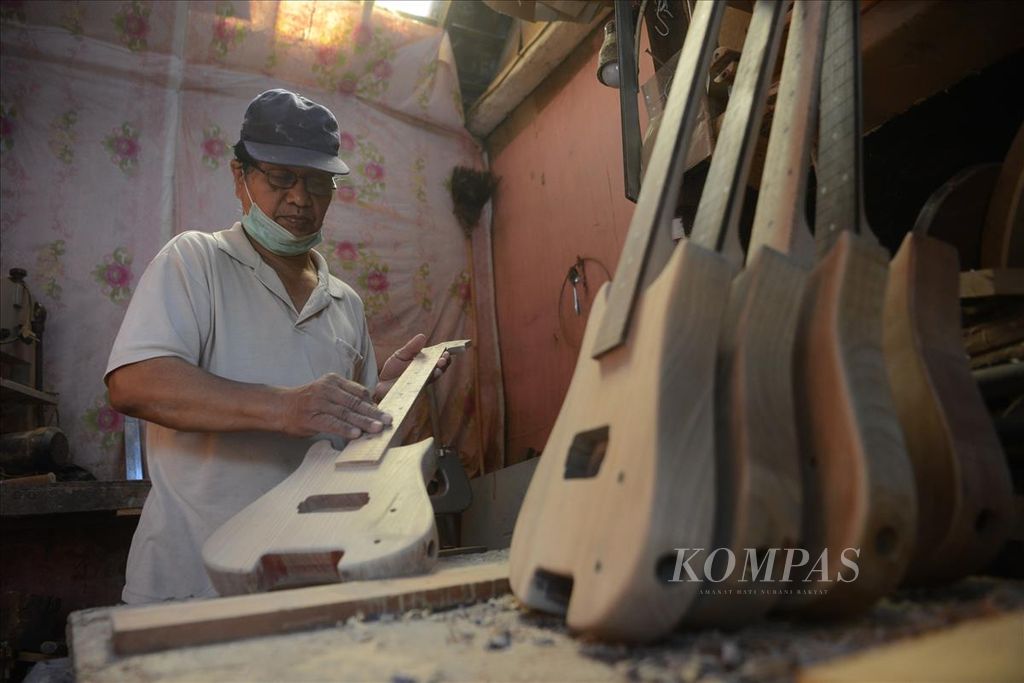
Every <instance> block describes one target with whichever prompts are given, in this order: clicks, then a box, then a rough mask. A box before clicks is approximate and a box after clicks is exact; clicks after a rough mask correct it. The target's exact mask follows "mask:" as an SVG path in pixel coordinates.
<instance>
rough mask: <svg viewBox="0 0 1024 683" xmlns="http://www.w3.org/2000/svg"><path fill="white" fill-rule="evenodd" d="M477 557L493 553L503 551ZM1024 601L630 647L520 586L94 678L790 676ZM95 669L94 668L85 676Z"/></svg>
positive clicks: (903, 606)
mask: <svg viewBox="0 0 1024 683" xmlns="http://www.w3.org/2000/svg"><path fill="white" fill-rule="evenodd" d="M485 555H489V556H490V557H489V558H485V557H484V556H476V557H472V556H467V558H466V559H465V560H464V561H466V562H474V561H491V560H494V559H496V558H495V556H494V555H493V554H492V553H487V554H485ZM1020 609H1024V582H1015V581H1007V580H996V579H988V578H980V577H976V578H971V579H967V580H964V581H961V582H959V583H957V584H955V585H953V586H949V587H945V588H942V589H933V590H917V591H901V592H899V593H897V594H895V595H894V596H893V597H891V598H889V599H887V600H883V601H882V602H880V603H879V604H878V605H877V606H875V608H874V609H872V610H871V611H870V612H869V613H868V614H866V615H864V616H863V617H861V618H859V619H856V620H853V621H846V622H842V623H808V622H799V621H795V620H783V619H776V618H773V619H768V620H763V621H759V622H757V623H754V624H751V625H748V626H746V627H744V628H743V629H740V630H737V631H734V632H722V631H717V630H703V631H680V632H677V633H674V634H673V635H672V636H671V637H669V638H667V639H666V640H664V641H662V642H659V643H656V644H651V645H646V646H632V647H631V646H627V645H623V644H617V643H605V642H599V641H593V640H589V639H586V638H580V637H575V636H574V635H573V634H571V633H569V632H568V630H567V629H566V627H565V624H564V622H563V620H562V619H561V618H558V617H553V616H549V615H544V614H539V613H535V612H529V611H527V610H525V609H524V608H523V607H522V606H521V605H520V604H519V603H518V602H517V601H516V600H515V598H514V597H512V596H511V595H508V596H503V597H500V598H493V599H491V600H489V601H487V602H485V603H481V604H477V605H473V606H469V607H460V608H456V609H449V610H444V611H431V610H411V611H409V612H405V613H403V614H398V615H385V616H382V617H380V618H377V619H363V618H360V617H353V618H350V619H348V620H346V621H345V622H343V623H339V624H338V625H337V626H336V627H334V628H329V629H324V630H320V631H313V632H307V633H300V634H291V635H283V636H273V637H266V638H255V639H250V640H247V641H242V642H237V643H230V644H219V645H209V646H205V647H197V648H190V649H188V650H187V651H178V652H165V653H156V654H150V655H139V656H134V657H129V658H125V659H122V660H119V661H114V662H107V663H106V664H105V665H104V666H102V667H99V668H97V669H93V670H92V673H91V674H90V672H87V671H83V670H82V669H79V673H80V676H79V680H80V681H81V682H82V683H89V681H93V680H95V681H99V680H152V681H190V682H192V681H322V680H343V681H385V682H389V683H444V682H446V681H502V682H504V681H508V682H516V681H552V682H555V681H558V682H566V683H569V682H571V681H630V682H639V681H644V682H646V681H651V682H654V681H672V682H686V683H697V682H699V683H712V682H714V681H724V682H734V681H757V682H771V681H786V680H791V679H792V678H793V676H794V673H795V672H796V671H797V670H798V669H799V668H801V667H803V666H806V665H808V664H812V663H815V662H820V661H825V660H829V659H832V658H834V657H836V656H839V655H845V654H850V653H852V652H855V651H857V650H861V649H863V648H866V647H870V646H873V645H879V644H884V643H889V642H892V641H894V640H897V639H899V638H905V637H909V636H913V635H916V634H919V633H922V632H925V631H929V630H933V629H935V628H937V627H941V626H945V625H949V624H952V623H956V622H960V621H964V620H967V619H972V618H978V617H983V616H989V615H995V614H1001V613H1005V612H1008V611H1011V610H1020ZM81 674H85V675H81Z"/></svg>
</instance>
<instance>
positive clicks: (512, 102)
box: [466, 9, 611, 138]
mask: <svg viewBox="0 0 1024 683" xmlns="http://www.w3.org/2000/svg"><path fill="white" fill-rule="evenodd" d="M610 11H611V10H610V9H609V10H604V11H602V12H600V13H599V14H598V15H597V16H596V17H594V19H593V20H591V21H590V22H588V23H586V24H577V23H575V22H569V21H553V22H549V23H548V24H546V25H545V26H544V28H542V29H541V30H540V31H539V32H538V33H537V35H536V37H535V38H534V39H533V40H532V41H530V43H529V44H528V45H526V46H525V47H524V48H523V50H522V51H521V52H520V53H519V55H518V56H517V57H516V58H515V59H514V60H512V62H511V63H510V64H509V65H508V66H506V67H505V68H504V69H502V71H501V73H499V74H498V75H497V76H496V77H495V79H494V81H492V82H491V85H490V86H488V88H487V90H486V91H484V94H483V95H481V96H480V97H479V99H477V101H476V102H475V103H474V104H473V106H472V107H471V108H470V110H469V113H468V115H467V117H466V128H468V129H469V132H471V133H473V135H476V136H478V137H481V138H484V137H487V136H488V135H489V134H490V133H491V131H492V130H494V129H495V128H496V127H497V125H498V124H499V123H501V122H502V121H503V120H505V117H506V116H508V115H509V114H510V113H511V112H512V110H513V109H515V108H516V107H517V106H518V105H519V103H520V102H522V101H523V100H524V99H525V98H526V96H527V95H529V94H530V93H531V92H533V89H534V88H536V87H537V86H538V85H540V84H541V82H543V81H544V79H545V78H547V77H548V75H549V74H550V73H551V72H552V71H554V70H555V67H557V66H558V65H559V64H561V63H562V60H564V59H565V58H566V57H568V56H569V53H570V52H572V51H573V50H574V49H575V48H576V46H577V45H579V44H580V43H581V42H582V41H583V39H584V38H586V37H587V36H588V35H590V32H591V31H593V30H594V29H595V28H596V27H598V26H600V25H602V24H603V23H604V22H605V20H606V19H607V17H608V15H609V13H610ZM594 82H595V83H596V82H597V74H594Z"/></svg>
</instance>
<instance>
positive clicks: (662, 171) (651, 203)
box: [591, 0, 725, 358]
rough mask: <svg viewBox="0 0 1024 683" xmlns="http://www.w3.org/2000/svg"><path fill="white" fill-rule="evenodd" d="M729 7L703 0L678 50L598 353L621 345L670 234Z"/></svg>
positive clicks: (598, 339)
mask: <svg viewBox="0 0 1024 683" xmlns="http://www.w3.org/2000/svg"><path fill="white" fill-rule="evenodd" d="M724 13H725V2H723V1H719V0H714V1H712V0H699V1H698V2H697V7H696V9H695V10H694V13H693V19H692V20H691V22H690V28H689V30H688V32H687V35H686V42H685V43H684V44H683V49H682V52H681V53H680V55H679V64H678V66H677V67H676V73H675V77H674V79H673V81H672V87H671V89H670V91H669V96H668V102H667V103H666V105H665V113H664V114H663V119H662V121H663V123H662V126H661V129H660V130H659V132H658V139H657V142H656V143H655V145H654V150H653V152H652V153H651V160H650V163H649V164H648V166H647V171H646V173H645V175H644V182H643V186H642V187H641V188H640V197H639V198H638V199H637V205H636V209H635V210H634V211H633V219H632V220H631V221H630V224H629V233H628V234H627V236H626V243H625V245H624V246H623V249H622V254H621V255H620V256H619V265H618V267H617V268H616V270H615V277H614V278H613V279H612V283H611V285H610V289H609V293H608V307H607V309H606V311H605V315H604V317H603V318H602V319H601V326H600V328H599V329H598V333H597V335H596V338H595V342H594V347H593V349H592V351H591V353H592V355H593V357H594V358H597V357H599V356H601V355H603V354H605V353H607V352H608V351H611V350H612V349H614V348H616V347H618V346H620V345H621V344H622V343H623V342H624V341H625V339H626V336H627V333H628V331H629V322H630V318H631V316H632V313H633V308H634V305H635V303H636V299H637V296H638V294H639V290H640V286H641V281H642V279H643V278H644V275H645V271H646V270H647V269H649V268H650V267H651V265H652V264H651V263H650V261H651V260H652V253H651V252H652V246H653V244H654V241H655V239H656V238H657V237H658V236H659V235H661V237H663V238H664V239H665V240H666V241H667V240H668V236H669V235H670V234H671V229H672V218H673V217H674V215H675V207H676V202H677V200H678V199H679V186H680V183H681V181H682V177H683V172H684V171H685V170H686V169H685V166H686V156H687V153H688V152H689V150H690V138H691V135H692V133H693V127H694V123H695V122H696V119H697V112H698V111H699V102H700V95H701V92H702V90H703V88H704V85H705V83H706V81H707V73H708V67H709V66H710V62H711V53H712V51H713V50H714V48H715V43H716V38H717V36H718V27H719V25H720V24H721V21H722V16H723V15H724Z"/></svg>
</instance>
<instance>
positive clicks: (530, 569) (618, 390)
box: [510, 0, 1012, 641]
mask: <svg viewBox="0 0 1024 683" xmlns="http://www.w3.org/2000/svg"><path fill="white" fill-rule="evenodd" d="M858 4H859V3H856V2H852V1H845V0H844V1H842V2H830V3H823V2H810V1H808V2H804V1H802V0H799V1H797V2H796V3H794V4H792V5H791V4H790V3H781V2H774V1H771V0H758V2H757V3H756V5H755V7H754V10H753V16H752V18H751V24H750V27H749V30H748V33H747V37H746V42H745V45H744V47H743V53H742V57H741V60H740V64H739V68H738V71H737V75H736V81H735V84H734V87H733V90H732V93H731V96H730V100H729V105H728V108H727V110H726V112H725V116H724V119H723V122H722V130H721V134H720V136H719V139H718V142H717V144H716V148H715V151H714V154H713V157H712V160H711V167H710V169H709V171H708V176H707V180H706V182H705V185H704V189H703V192H702V196H701V200H700V204H699V207H698V210H697V215H696V218H695V220H694V223H693V226H692V230H691V232H690V235H689V237H688V238H685V239H682V240H680V241H679V242H678V243H674V242H673V241H672V239H671V222H672V219H673V217H674V212H675V207H676V202H677V199H678V194H679V189H680V185H681V181H682V176H683V170H684V168H683V166H684V163H685V159H686V156H687V154H686V152H687V151H688V150H689V147H690V137H691V133H692V130H693V128H694V120H695V118H696V112H697V111H698V103H699V100H700V97H701V95H702V92H701V91H702V88H704V87H705V84H706V82H707V73H708V66H709V60H710V57H711V54H712V52H713V50H714V48H715V45H716V39H717V32H718V27H719V25H720V22H721V18H722V14H723V12H724V10H725V2H724V1H723V2H712V1H709V0H698V2H697V5H696V9H695V11H694V14H693V17H692V19H691V22H690V26H689V29H688V33H687V36H686V42H685V44H684V46H683V49H682V51H681V53H680V58H679V65H678V68H677V70H676V73H675V77H674V80H673V85H672V89H671V92H670V94H669V99H668V102H667V105H666V111H665V114H664V119H663V122H662V126H661V130H660V132H659V135H658V139H657V143H656V145H655V149H654V151H653V153H652V156H651V160H650V163H649V164H648V166H647V169H646V175H645V177H644V183H643V188H642V190H641V192H640V196H639V198H638V201H637V206H636V210H635V212H634V215H633V220H632V223H631V225H630V229H629V233H628V236H627V238H626V243H625V245H624V248H623V253H622V255H621V257H620V260H619V264H618V269H617V271H616V274H615V277H614V279H613V280H612V282H611V283H610V284H609V285H606V286H605V288H603V289H602V291H601V292H600V293H599V294H598V296H597V299H596V301H595V303H594V306H593V308H592V310H591V313H590V318H589V321H588V325H587V329H586V335H585V337H584V341H583V346H582V350H581V353H580V357H579V359H578V361H577V365H576V370H575V374H574V375H573V378H572V384H571V386H570V388H569V392H568V394H567V396H566V398H565V403H564V404H563V406H562V409H561V412H560V414H559V416H558V419H557V421H556V423H555V425H554V428H553V430H552V433H551V436H550V439H549V441H548V443H547V446H546V448H545V450H544V454H543V456H542V457H541V460H540V463H539V465H538V468H537V470H536V473H535V474H534V477H533V481H532V482H531V485H530V489H529V491H528V493H527V496H526V498H525V500H524V503H523V506H522V509H521V511H520V515H519V519H518V522H517V524H516V529H515V534H514V536H513V539H512V551H511V566H510V579H511V583H512V589H513V591H514V592H515V594H516V595H517V596H518V598H519V599H520V600H521V601H522V602H523V603H525V604H526V605H528V606H529V607H532V608H535V609H538V610H543V611H548V612H552V613H557V614H565V616H566V620H567V622H568V624H569V626H570V627H571V628H572V629H574V630H575V631H578V632H582V633H587V634H591V635H594V636H597V637H602V638H609V639H618V640H627V641H644V640H650V639H653V638H657V637H659V636H662V635H664V634H666V633H667V632H669V631H671V630H672V629H673V628H675V627H676V626H678V625H680V624H685V625H693V626H719V627H725V626H730V625H738V624H742V623H747V622H749V621H751V620H752V619H756V618H758V617H760V616H761V615H764V614H766V613H768V612H784V613H787V614H790V615H808V616H812V615H813V616H829V617H836V616H844V615H852V614H856V613H858V612H862V611H864V610H866V609H869V608H870V607H871V605H872V604H873V603H874V602H875V601H876V600H878V599H879V598H881V597H882V596H884V595H886V594H887V593H889V592H891V591H892V590H893V589H895V588H896V587H897V586H899V585H901V584H921V583H932V582H938V581H948V580H952V579H956V578H958V577H961V576H964V575H966V574H968V573H970V572H973V571H977V570H979V569H981V568H983V567H984V566H985V565H986V563H988V562H989V561H990V560H991V559H992V558H993V557H994V555H995V554H996V553H997V552H998V550H999V548H1000V546H1001V545H1002V543H1003V541H1004V540H1005V538H1006V535H1007V533H1008V528H1009V524H1010V519H1011V504H1012V491H1011V485H1010V478H1009V473H1008V469H1007V466H1006V462H1005V458H1004V455H1003V453H1002V451H1001V450H1000V446H999V442H998V441H997V439H996V436H995V433H994V430H993V427H992V424H991V422H990V420H989V418H988V415H987V413H986V411H985V408H984V405H983V404H982V400H981V396H980V394H979V392H978V389H977V387H976V385H975V384H974V382H973V379H972V377H971V375H970V373H969V371H968V366H967V361H966V356H965V354H964V351H963V348H962V345H961V337H960V329H959V300H958V293H957V282H958V266H957V258H956V254H955V252H954V251H953V249H952V247H947V246H945V245H944V244H942V243H939V242H936V241H934V240H932V239H930V238H927V237H924V236H923V235H918V234H914V233H911V234H909V235H908V236H907V238H906V241H905V242H904V244H903V246H902V247H901V249H900V251H899V253H898V254H897V256H896V258H895V260H893V261H892V263H890V262H889V255H888V253H887V252H886V251H885V250H883V249H882V248H881V247H880V246H879V245H878V243H877V242H876V240H875V237H874V235H873V234H872V232H871V229H870V227H869V226H868V224H867V222H866V220H865V217H864V211H863V202H862V198H861V187H862V156H861V142H860V141H861V135H862V133H861V92H860V48H859V35H858V21H859V18H858ZM787 24H788V38H787V40H786V44H785V50H784V54H783V55H782V58H783V68H782V75H781V81H780V83H779V88H778V95H777V100H776V105H775V110H774V115H773V119H772V122H771V129H770V135H769V144H768V150H767V157H766V160H765V166H764V172H763V175H762V180H761V184H760V191H759V194H758V199H757V206H756V211H755V218H754V224H753V228H752V235H751V239H750V241H749V245H748V247H747V249H746V251H745V252H744V250H743V248H742V245H741V242H740V239H739V236H738V223H739V217H740V213H741V210H742V209H743V206H742V201H743V198H744V188H745V187H746V185H747V182H748V178H747V176H748V173H749V170H750V165H751V163H750V162H751V156H752V153H753V150H754V146H755V143H756V142H757V139H758V134H759V131H760V128H761V124H762V115H763V112H764V105H765V101H766V99H767V91H768V87H769V85H770V81H771V76H772V71H773V67H774V65H775V63H776V58H777V57H778V56H779V51H780V49H781V47H780V43H781V40H780V38H781V35H782V33H783V32H784V28H785V27H786V25H787ZM812 148H815V149H816V150H817V154H816V157H815V158H816V162H815V164H814V168H813V172H814V173H815V176H816V180H817V197H816V202H815V216H814V221H813V226H811V225H808V218H807V215H806V213H807V212H806V210H805V207H806V205H807V197H806V188H807V184H808V183H807V179H808V175H809V173H810V172H811V168H810V167H811V164H810V159H811V156H812ZM812 228H813V237H812Z"/></svg>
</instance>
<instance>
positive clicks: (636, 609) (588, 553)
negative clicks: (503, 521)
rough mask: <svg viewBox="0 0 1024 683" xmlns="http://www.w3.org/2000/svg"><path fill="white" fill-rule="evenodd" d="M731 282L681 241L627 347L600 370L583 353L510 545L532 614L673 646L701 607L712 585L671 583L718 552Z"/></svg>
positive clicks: (515, 585) (516, 588)
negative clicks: (714, 539)
mask: <svg viewBox="0 0 1024 683" xmlns="http://www.w3.org/2000/svg"><path fill="white" fill-rule="evenodd" d="M733 274H734V270H733V268H732V267H731V266H730V265H729V264H728V263H727V262H726V261H725V260H724V259H722V258H721V257H720V256H718V255H717V254H714V253H709V252H708V251H706V250H704V249H701V248H699V247H696V246H694V245H692V244H689V243H681V244H680V245H679V247H678V248H677V249H676V251H675V252H674V253H673V255H672V257H671V259H670V261H669V264H668V266H666V268H665V269H664V271H663V272H662V274H661V275H659V277H658V278H657V279H656V280H655V281H654V282H653V283H652V284H651V285H650V286H649V287H648V288H647V290H646V291H645V293H644V297H643V298H642V299H641V301H640V302H639V304H638V308H637V310H636V312H635V313H634V316H635V318H634V323H633V325H632V327H631V329H632V330H633V334H632V335H631V337H630V338H629V339H628V341H627V343H626V344H624V345H623V346H621V347H619V348H618V349H615V350H613V351H611V352H609V353H607V354H605V355H604V356H602V357H601V358H600V359H599V360H598V359H593V358H590V357H589V356H587V355H586V354H581V355H580V358H579V360H578V361H577V365H576V371H575V372H574V374H573V378H572V384H571V385H570V387H569V393H568V394H567V395H566V398H565V402H564V404H563V406H562V411H561V412H560V413H559V416H558V419H557V420H556V422H555V425H554V427H553V429H552V432H551V436H550V437H549V439H548V443H547V446H546V447H545V449H544V455H543V456H542V458H541V462H540V464H539V465H538V466H537V471H536V472H535V473H534V475H533V480H532V481H531V483H530V488H529V491H528V492H527V495H526V498H525V500H524V501H523V507H522V510H521V512H520V516H519V519H518V521H517V523H516V529H515V534H514V535H513V537H512V551H511V555H510V563H509V576H510V583H511V585H512V590H513V592H515V594H516V596H518V597H519V599H520V600H522V601H523V602H524V603H526V604H527V605H529V606H531V607H534V608H535V609H541V610H544V611H549V612H555V613H566V621H567V623H568V624H569V626H570V627H571V628H573V629H577V630H580V631H585V632H588V633H592V634H594V635H597V636H601V637H606V638H615V639H627V640H647V639H650V638H654V637H657V636H658V635H662V634H663V633H665V632H666V631H668V630H670V629H671V628H672V627H673V626H675V624H676V623H677V622H678V621H679V619H680V617H681V616H682V615H683V613H684V611H685V610H686V608H687V607H688V606H689V604H690V602H691V600H692V599H693V596H694V594H695V593H696V590H697V588H699V586H700V583H698V582H691V581H685V580H683V581H679V582H673V581H671V579H672V578H673V573H674V570H675V565H676V551H675V549H676V548H691V549H695V548H708V547H709V545H710V542H711V532H712V523H713V515H714V505H715V499H714V459H713V451H712V442H713V438H714V435H713V422H712V416H713V404H712V401H713V392H712V387H713V386H714V360H715V346H716V344H717V336H718V330H719V326H720V323H721V317H722V313H723V311H724V309H725V305H726V293H727V291H728V286H729V281H730V280H731V279H732V276H733ZM607 288H608V285H605V287H604V288H602V291H601V292H599V294H598V296H597V298H596V299H595V303H594V307H593V308H592V309H591V313H590V315H591V320H590V322H589V323H588V325H587V332H586V334H585V336H584V341H583V348H584V349H586V348H589V347H588V344H590V343H593V340H594V335H595V334H596V330H597V329H598V327H599V323H600V320H601V317H602V316H603V315H604V314H605V310H606V306H607V301H606V298H607ZM697 288H700V291H702V292H705V295H702V296H693V295H692V294H693V292H695V291H697ZM701 563H702V560H701V561H694V563H693V564H694V565H699V564H701ZM683 578H685V577H683Z"/></svg>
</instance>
